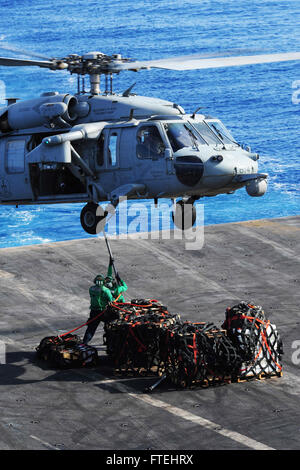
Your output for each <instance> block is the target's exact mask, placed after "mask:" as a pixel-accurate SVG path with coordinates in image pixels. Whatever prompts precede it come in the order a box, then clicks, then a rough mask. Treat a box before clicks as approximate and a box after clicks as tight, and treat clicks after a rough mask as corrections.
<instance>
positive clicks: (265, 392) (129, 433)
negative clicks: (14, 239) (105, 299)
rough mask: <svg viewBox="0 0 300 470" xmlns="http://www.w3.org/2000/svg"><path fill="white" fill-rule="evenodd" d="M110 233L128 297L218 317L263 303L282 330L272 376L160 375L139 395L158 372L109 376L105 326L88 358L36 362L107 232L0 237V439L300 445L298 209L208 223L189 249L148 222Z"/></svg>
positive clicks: (21, 445)
mask: <svg viewBox="0 0 300 470" xmlns="http://www.w3.org/2000/svg"><path fill="white" fill-rule="evenodd" d="M110 243H111V247H112V250H113V253H114V257H115V261H116V264H117V268H118V270H119V273H120V275H121V277H122V278H124V280H125V281H126V283H127V284H128V287H129V288H128V292H127V299H128V300H129V299H132V298H155V299H157V300H160V301H161V302H162V303H163V304H165V305H166V306H167V307H168V310H169V311H170V312H171V313H179V314H180V315H181V318H182V319H184V320H191V321H211V322H213V323H214V324H215V325H216V326H220V325H221V324H222V322H223V320H224V318H225V309H226V307H227V306H232V305H235V304H236V303H238V302H239V301H241V300H247V301H248V300H249V301H253V302H254V303H255V304H256V305H261V306H263V308H264V310H265V314H266V317H267V318H268V319H270V320H271V322H272V323H274V324H275V325H276V326H277V329H278V331H279V333H280V335H281V337H282V340H283V347H284V356H283V376H282V377H281V378H272V379H267V380H260V381H258V380H255V381H251V382H242V383H231V384H227V385H222V386H218V387H210V388H206V389H201V388H194V389H188V390H175V389H174V388H172V387H171V386H169V385H168V384H164V383H162V384H161V385H160V386H158V387H157V388H156V389H155V391H154V392H153V393H152V394H145V393H143V391H144V389H145V387H146V386H149V385H151V384H153V382H154V381H155V380H156V379H155V378H153V377H152V378H151V377H144V378H136V377H132V378H129V377H128V378H122V377H118V376H115V375H114V374H113V369H112V367H111V365H110V364H109V362H108V361H107V360H106V353H105V346H104V345H103V328H102V327H99V329H98V330H97V333H96V335H95V337H94V339H93V341H92V345H95V346H96V347H97V348H98V352H99V355H100V358H102V365H100V366H99V367H92V368H81V369H76V370H74V369H72V370H55V369H53V368H52V369H51V368H50V367H48V366H47V365H46V364H40V363H37V362H36V357H35V348H36V347H37V346H38V344H39V342H40V340H41V339H42V338H43V337H45V336H50V335H56V334H61V333H62V332H65V331H68V330H71V329H72V328H74V327H76V326H77V325H80V324H82V323H84V322H85V321H86V320H87V318H88V313H89V295H88V289H89V287H90V285H91V284H92V282H93V279H94V277H95V275H96V274H97V273H105V272H106V269H107V263H108V256H107V250H106V246H105V242H104V240H103V239H100V238H91V239H86V240H78V241H71V242H61V243H55V244H48V245H47V244H43V245H36V246H30V247H18V248H8V249H2V250H1V251H0V298H1V318H0V331H1V348H2V349H1V359H2V364H1V365H0V386H1V388H0V390H1V395H0V403H1V420H0V428H1V432H0V449H1V450H5V449H10V450H13V449H20V450H21V449H25V450H26V449H58V450H59V449H61V450H66V449H71V450H73V449H76V450H83V449H103V450H111V449H119V450H122V449H124V450H132V451H134V450H145V449H148V450H153V451H155V450H161V451H163V450H179V449H180V450H189V449H209V450H216V449H220V450H223V449H236V450H244V449H245V450H246V449H300V435H299V418H300V407H299V401H300V400H299V394H300V364H299V362H300V359H299V358H300V352H299V354H298V353H297V350H299V351H300V333H299V331H300V329H299V322H300V312H299V305H300V298H299V297H300V294H299V283H300V217H286V218H281V219H270V220H267V219H266V220H258V221H251V222H241V223H232V224H223V225H215V226H208V227H205V232H204V246H203V247H202V249H198V250H187V249H186V244H185V241H184V240H174V239H173V240H162V239H160V240H153V239H151V236H150V235H149V237H148V239H138V238H137V237H133V236H132V237H130V238H128V239H118V240H111V242H110ZM83 333H84V329H83V330H79V331H77V334H80V335H83ZM100 364H101V362H100Z"/></svg>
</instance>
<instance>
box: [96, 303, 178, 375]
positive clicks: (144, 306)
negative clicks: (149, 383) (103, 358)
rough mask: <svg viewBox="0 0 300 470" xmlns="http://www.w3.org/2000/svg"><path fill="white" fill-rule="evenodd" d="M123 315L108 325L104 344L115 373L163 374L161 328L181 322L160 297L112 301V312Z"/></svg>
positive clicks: (109, 312)
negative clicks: (114, 302)
mask: <svg viewBox="0 0 300 470" xmlns="http://www.w3.org/2000/svg"><path fill="white" fill-rule="evenodd" d="M117 312H118V314H119V318H117V319H114V320H112V321H108V322H105V324H104V336H103V339H104V344H105V345H106V351H107V354H108V356H109V357H110V358H111V359H112V361H113V364H114V367H115V373H119V374H125V375H159V374H160V373H162V371H163V369H164V364H163V362H162V358H161V355H160V341H161V331H162V330H168V329H169V328H171V327H172V326H173V325H175V324H176V322H177V321H178V316H177V315H171V314H170V313H169V312H168V311H167V308H166V307H165V306H163V305H162V304H160V303H159V302H158V301H156V300H148V299H146V300H145V299H133V300H132V301H131V303H129V304H118V305H116V304H111V305H110V306H109V309H108V314H110V315H111V316H112V317H113V318H114V317H115V315H116V313H117Z"/></svg>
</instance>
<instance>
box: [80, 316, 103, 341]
mask: <svg viewBox="0 0 300 470" xmlns="http://www.w3.org/2000/svg"><path fill="white" fill-rule="evenodd" d="M100 313H101V311H100V310H91V311H90V317H89V319H88V321H90V320H93V318H95V317H96V316H97V315H99V314H100ZM100 321H101V315H100V316H99V318H97V319H96V320H94V321H91V323H90V324H89V325H88V326H87V329H86V332H85V334H84V337H83V342H84V343H85V344H88V343H89V342H90V341H91V339H92V338H93V336H94V334H95V332H96V330H97V328H98V326H99V323H100Z"/></svg>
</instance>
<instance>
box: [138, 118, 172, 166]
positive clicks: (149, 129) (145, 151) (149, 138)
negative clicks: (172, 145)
mask: <svg viewBox="0 0 300 470" xmlns="http://www.w3.org/2000/svg"><path fill="white" fill-rule="evenodd" d="M164 151H165V144H164V142H163V140H162V137H161V135H160V133H159V130H158V129H157V127H156V126H142V127H140V129H139V131H138V134H137V156H138V158H152V159H154V160H155V159H157V158H161V157H163V156H164Z"/></svg>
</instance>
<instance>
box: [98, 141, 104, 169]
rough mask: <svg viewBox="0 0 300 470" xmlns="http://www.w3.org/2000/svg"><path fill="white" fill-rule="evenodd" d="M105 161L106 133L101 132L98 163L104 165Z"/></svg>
mask: <svg viewBox="0 0 300 470" xmlns="http://www.w3.org/2000/svg"><path fill="white" fill-rule="evenodd" d="M103 163H104V135H103V134H101V135H100V138H99V140H98V143H97V165H98V166H102V165H103Z"/></svg>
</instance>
